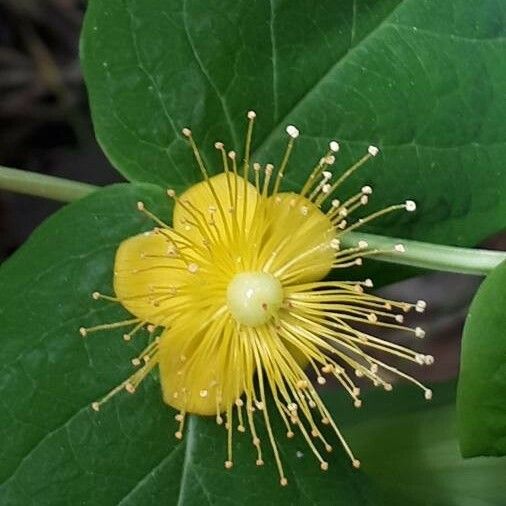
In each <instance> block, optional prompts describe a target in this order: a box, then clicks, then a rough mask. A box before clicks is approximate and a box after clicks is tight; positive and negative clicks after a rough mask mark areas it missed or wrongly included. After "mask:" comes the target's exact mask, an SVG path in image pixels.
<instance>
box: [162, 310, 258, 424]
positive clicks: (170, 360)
mask: <svg viewBox="0 0 506 506" xmlns="http://www.w3.org/2000/svg"><path fill="white" fill-rule="evenodd" d="M234 338H235V339H234ZM239 341H240V340H239V339H237V334H236V326H235V325H234V324H233V323H232V321H231V320H230V318H226V317H225V316H224V315H223V314H221V316H218V317H216V313H215V314H214V316H213V313H212V312H211V311H209V312H201V313H200V314H198V315H195V314H194V313H191V314H189V315H188V317H186V318H185V317H182V318H178V320H177V322H174V326H173V327H171V328H170V329H167V330H166V331H165V332H164V333H163V334H162V336H161V339H160V345H159V346H160V347H159V365H160V380H161V384H162V391H163V398H164V401H165V402H166V403H167V404H169V405H170V406H172V407H174V408H176V409H179V410H180V411H184V412H188V413H194V414H198V415H215V414H218V413H220V412H223V411H225V410H226V409H227V408H230V406H233V405H234V402H235V401H236V399H238V398H239V397H240V396H241V394H242V392H243V389H244V382H245V381H253V375H254V366H253V364H252V362H251V360H252V358H251V357H249V359H250V360H249V362H248V364H246V363H244V361H245V360H246V361H247V359H248V357H245V356H244V354H240V353H239V350H238V348H237V346H238V342H239ZM241 361H242V362H243V363H241ZM246 375H247V376H248V377H249V379H248V380H246V379H245V376H246Z"/></svg>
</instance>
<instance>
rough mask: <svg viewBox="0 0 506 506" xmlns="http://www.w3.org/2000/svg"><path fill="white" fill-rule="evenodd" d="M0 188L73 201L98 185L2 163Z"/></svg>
mask: <svg viewBox="0 0 506 506" xmlns="http://www.w3.org/2000/svg"><path fill="white" fill-rule="evenodd" d="M0 189H2V190H8V191H12V192H17V193H24V194H26V195H34V196H36V197H45V198H48V199H52V200H58V201H60V202H72V201H74V200H78V199H80V198H82V197H84V196H85V195H88V194H89V193H91V192H92V191H94V190H96V189H97V187H96V186H93V185H90V184H86V183H79V182H78V181H70V180H68V179H63V178H60V177H54V176H46V175H44V174H38V173H36V172H27V171H24V170H18V169H10V168H8V167H3V166H1V165H0Z"/></svg>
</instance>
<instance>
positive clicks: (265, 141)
mask: <svg viewBox="0 0 506 506" xmlns="http://www.w3.org/2000/svg"><path fill="white" fill-rule="evenodd" d="M406 1H408V0H399V2H398V4H397V5H396V6H395V7H394V8H393V9H392V10H391V11H390V12H389V13H388V15H386V16H385V17H384V18H383V20H382V21H381V22H380V23H379V24H378V25H376V26H375V27H374V28H373V29H372V30H371V31H370V32H369V33H367V34H365V35H364V36H363V37H362V38H361V39H359V40H358V42H357V43H356V44H355V45H350V47H349V49H348V51H346V53H345V54H344V55H343V56H342V57H341V58H339V59H338V60H336V61H335V63H333V64H332V65H331V66H330V67H329V68H328V69H327V70H326V71H325V73H324V74H322V75H321V76H320V77H319V78H318V79H317V80H316V81H315V82H314V83H313V85H311V87H310V88H308V89H307V90H306V91H305V93H304V94H303V95H302V96H301V97H300V98H299V99H298V100H297V101H296V102H295V103H294V104H293V105H292V106H291V107H290V109H289V110H288V112H287V113H286V114H285V115H284V116H283V117H282V118H281V120H279V121H278V122H277V123H276V124H275V125H274V127H273V128H272V130H271V132H270V133H268V134H267V136H266V137H264V138H263V139H262V141H261V142H260V144H259V145H258V147H257V148H256V149H255V151H254V152H253V155H252V158H254V157H258V155H259V154H260V153H261V152H262V151H263V150H264V149H265V146H266V145H269V144H270V143H271V141H272V139H273V138H275V137H277V136H278V135H279V134H278V130H279V129H280V128H281V126H282V125H283V124H285V123H287V122H288V118H289V117H290V116H291V115H292V114H293V113H294V112H295V110H296V109H298V108H299V107H300V106H301V105H302V104H304V103H305V102H306V100H308V99H309V97H310V96H311V94H312V93H313V92H314V91H315V90H316V89H317V88H318V87H319V86H320V84H321V83H322V82H323V81H324V80H325V79H327V78H328V76H330V75H331V74H332V73H333V72H334V71H335V70H336V69H337V68H339V67H340V66H341V65H344V64H345V63H346V61H347V58H350V55H353V54H354V53H355V52H356V51H358V49H360V48H361V47H362V45H363V44H365V43H366V42H367V41H368V40H369V39H370V38H371V37H373V36H374V35H375V34H376V33H377V32H378V30H380V29H381V28H382V27H383V26H385V25H387V24H388V23H389V21H390V20H391V18H392V16H393V15H394V14H395V13H396V12H397V10H398V9H399V8H400V7H401V6H402V5H404V4H405V2H406Z"/></svg>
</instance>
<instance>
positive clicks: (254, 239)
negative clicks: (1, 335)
mask: <svg viewBox="0 0 506 506" xmlns="http://www.w3.org/2000/svg"><path fill="white" fill-rule="evenodd" d="M255 116H256V115H255V113H254V112H253V111H250V112H249V113H248V119H249V122H248V128H247V133H246V142H245V150H244V156H243V158H242V159H239V157H238V156H237V155H236V153H235V152H233V151H230V152H228V153H227V152H226V151H225V148H224V146H223V144H222V143H221V142H217V143H216V144H215V147H216V149H217V150H218V152H219V153H220V154H221V158H222V164H223V172H222V173H221V174H218V175H215V176H210V175H209V173H208V171H207V169H206V168H205V166H204V163H203V160H202V157H201V156H200V153H199V150H198V148H197V146H196V144H195V142H194V140H193V137H192V134H191V131H190V130H189V129H187V128H185V129H184V130H183V134H184V136H185V137H186V138H187V139H188V141H189V143H190V145H191V147H192V149H193V152H194V154H195V158H196V161H197V164H198V166H199V168H200V171H201V172H202V177H203V181H202V182H200V183H198V184H196V185H194V186H192V187H191V188H190V189H188V190H187V191H186V192H185V193H183V194H182V195H180V196H177V195H176V193H175V192H174V191H173V190H170V189H169V190H168V191H167V194H168V196H169V198H171V199H174V201H175V205H174V214H173V225H172V226H169V225H168V224H165V223H164V222H163V221H162V220H161V219H160V218H158V217H157V216H155V215H154V214H152V213H151V212H150V211H149V210H148V209H147V208H146V207H145V205H144V204H143V203H142V202H139V203H138V209H139V211H142V212H143V213H145V214H146V215H148V216H149V217H150V218H151V219H152V220H153V221H154V223H155V224H156V226H155V228H154V229H153V230H152V231H150V232H147V233H144V234H140V235H136V236H134V237H131V238H129V239H127V240H125V241H124V242H123V243H122V244H121V245H120V247H119V248H118V251H117V254H116V263H115V267H114V289H115V292H116V296H115V297H109V296H105V295H102V294H99V293H97V292H95V293H94V294H93V297H94V298H95V299H100V298H102V299H106V300H109V301H114V302H119V303H120V304H122V305H123V306H124V307H125V308H126V309H128V311H130V312H131V313H132V314H133V315H135V318H134V319H130V320H126V321H124V322H118V323H113V324H105V325H100V326H98V327H93V328H88V329H85V328H81V334H82V335H83V336H84V335H86V334H88V333H89V332H91V331H94V330H101V329H106V328H118V327H121V326H131V327H132V330H130V332H128V333H127V334H124V338H125V339H126V340H129V339H131V337H132V336H133V335H134V333H135V332H137V331H138V330H139V329H141V328H147V329H148V330H149V331H150V332H152V333H154V334H155V335H156V333H157V329H159V330H158V332H159V335H158V336H157V337H156V338H154V339H153V340H152V342H151V344H150V345H149V346H148V347H147V348H146V349H145V350H144V351H143V352H142V353H141V355H140V356H139V357H137V358H134V359H133V360H132V363H133V365H134V366H137V367H138V369H137V371H136V372H135V373H134V374H133V375H132V376H131V377H130V378H128V379H127V380H126V381H125V382H124V383H122V384H121V385H119V386H118V387H117V388H115V389H114V390H113V391H112V392H110V393H109V394H108V395H107V396H106V397H105V398H104V399H102V400H101V401H100V402H95V403H93V405H92V407H93V409H95V410H99V408H100V406H101V404H102V403H103V402H105V401H106V400H107V399H109V398H110V397H111V396H112V395H114V394H115V393H116V392H118V391H120V390H122V389H125V390H127V391H128V392H130V393H133V392H134V391H135V389H136V387H137V386H138V385H139V383H140V382H141V381H142V380H143V379H144V378H145V377H146V375H147V374H148V373H149V371H151V370H152V369H153V368H154V367H156V366H158V367H159V370H160V381H161V387H162V392H163V399H164V401H165V402H166V403H167V404H168V405H170V406H172V407H173V408H175V409H176V410H178V414H177V415H176V420H177V421H178V422H179V428H178V430H177V431H176V433H175V435H176V437H177V438H179V439H180V438H182V437H183V428H184V423H185V418H186V416H187V415H188V414H195V415H202V416H211V415H212V416H215V417H216V422H217V423H218V424H220V425H221V424H223V422H225V424H224V425H225V428H226V432H227V435H228V438H227V444H226V447H227V458H226V460H225V467H226V468H231V467H232V465H233V457H232V451H233V444H232V443H233V441H232V440H233V432H234V430H235V429H237V430H238V431H239V432H245V431H246V430H247V428H248V429H249V432H250V434H251V438H252V443H253V446H254V447H255V449H256V453H257V460H256V463H257V464H258V465H259V466H260V465H262V464H263V462H264V460H263V446H262V441H260V438H259V437H258V434H257V430H256V428H255V423H256V421H257V419H258V417H261V418H262V419H263V422H264V424H265V427H266V431H267V435H268V444H269V445H270V446H271V448H272V452H273V454H274V459H275V461H276V464H277V468H278V470H279V476H280V481H281V484H282V485H286V484H287V479H286V476H285V473H284V470H283V463H282V460H281V457H280V452H279V450H278V445H277V442H276V438H278V437H280V435H279V434H275V433H274V431H273V429H272V425H271V414H272V412H273V411H277V413H278V414H279V416H280V418H281V420H282V421H283V422H284V424H285V426H286V434H285V435H286V436H287V437H289V438H290V437H293V436H294V431H296V430H298V431H300V433H301V435H302V437H303V438H305V440H306V441H307V444H308V445H309V447H310V448H311V451H312V452H313V454H314V455H315V457H316V459H317V460H318V461H319V463H320V467H321V469H322V470H326V469H327V468H328V463H327V461H326V460H325V458H324V456H323V453H322V449H323V450H324V451H331V450H332V447H331V444H330V443H329V441H328V440H327V439H326V438H325V437H324V435H323V434H322V432H321V430H320V427H321V424H323V425H329V426H330V427H331V429H332V430H333V432H334V433H335V436H337V439H338V440H339V442H340V444H341V445H342V446H343V447H344V449H345V451H346V453H347V454H348V455H349V457H350V459H351V462H352V464H353V466H354V467H359V465H360V462H359V460H358V459H357V458H355V456H354V454H353V453H352V451H351V449H350V447H349V446H348V444H347V443H346V441H345V439H344V437H343V436H342V434H341V432H340V430H339V428H338V426H337V424H336V422H335V421H334V418H333V417H332V415H331V414H330V412H329V410H328V408H327V407H326V405H325V403H324V402H323V401H322V399H321V397H320V395H319V394H318V391H317V386H318V385H323V384H325V382H326V381H327V379H326V378H329V377H332V378H335V379H336V380H337V381H338V382H339V383H340V384H341V385H342V387H343V388H344V389H345V390H346V392H348V394H349V395H350V396H351V398H352V400H353V404H354V406H355V407H360V405H361V400H360V389H359V388H358V386H357V385H356V383H355V381H354V379H353V376H357V377H363V378H366V379H368V380H370V381H371V382H372V383H373V384H374V385H376V386H378V385H379V386H382V387H383V388H384V389H385V390H391V389H392V384H391V383H390V382H389V380H388V378H389V377H392V376H399V377H401V378H404V379H407V380H409V381H411V382H413V383H414V384H416V385H417V386H419V387H420V388H421V389H422V390H423V392H424V394H425V397H426V398H427V399H430V398H431V395H432V393H431V390H429V389H428V388H426V387H424V386H423V385H422V384H420V383H419V382H418V381H417V380H415V379H414V378H412V377H410V376H408V375H407V374H405V373H403V372H402V371H400V370H398V369H397V368H395V367H392V366H391V365H388V364H387V363H385V362H384V361H382V360H380V359H379V358H377V356H378V354H380V355H382V356H384V355H386V354H390V355H393V356H395V357H397V358H402V359H405V360H407V361H411V362H415V363H418V364H420V365H429V364H431V363H432V362H433V357H431V356H429V355H423V354H420V353H417V352H415V351H412V350H410V349H408V348H405V347H403V346H400V345H398V344H394V343H390V342H387V341H384V340H382V339H379V338H378V337H375V336H374V334H373V331H372V330H367V329H368V328H369V329H374V327H386V328H390V329H401V330H404V331H407V332H410V333H412V334H413V335H414V336H415V337H419V338H421V337H423V336H424V332H423V330H422V329H420V328H419V327H417V328H408V327H405V326H403V325H402V322H403V313H405V312H408V311H410V310H412V309H415V310H416V311H418V312H423V310H424V309H425V306H426V304H425V302H424V301H421V300H420V301H418V302H416V303H415V304H408V303H405V302H395V301H391V300H385V299H382V298H380V297H377V296H375V295H371V294H368V293H366V292H365V288H370V287H372V282H371V280H369V279H366V280H365V281H361V282H355V281H353V282H345V281H326V280H324V279H325V278H326V277H327V275H328V274H329V273H330V272H331V271H332V270H333V269H346V268H351V267H353V266H357V265H361V263H362V258H363V257H366V256H370V255H374V254H376V253H378V250H374V249H369V247H368V244H367V243H366V242H365V241H360V242H359V243H358V245H357V247H352V248H342V247H341V243H340V238H341V237H342V236H343V234H345V233H347V232H349V231H350V230H354V229H356V228H357V227H359V226H360V225H363V224H365V223H368V222H370V221H371V220H373V219H375V218H378V217H380V216H382V215H384V214H387V213H390V212H392V211H394V210H401V209H405V210H407V211H414V210H415V207H416V206H415V203H414V202H413V201H406V202H405V203H403V204H399V205H393V206H390V207H387V208H386V209H383V210H382V211H378V212H375V213H373V214H371V215H369V216H367V217H365V218H362V219H358V220H356V221H355V222H354V223H351V222H350V221H349V220H350V217H351V215H352V214H353V213H354V212H355V211H356V210H357V209H358V208H359V207H361V206H363V205H365V204H366V203H367V201H368V198H369V195H370V194H371V192H372V189H371V188H370V187H369V186H364V187H363V188H362V190H361V191H360V192H358V193H357V194H356V195H353V196H351V197H349V198H348V199H346V200H343V201H339V200H335V199H334V200H332V195H333V194H334V192H335V190H337V189H338V187H339V186H340V185H341V183H342V182H343V181H344V180H345V179H346V178H348V177H349V176H350V175H351V174H352V172H354V171H355V170H356V169H358V168H359V167H360V166H361V165H363V164H364V163H365V162H366V161H367V160H368V159H370V158H371V157H374V156H376V155H377V153H378V149H377V148H376V147H374V146H370V147H369V148H368V152H367V153H366V154H365V156H364V157H363V158H362V159H360V160H359V161H358V162H357V163H356V164H355V165H353V166H352V167H351V168H349V169H348V170H346V171H345V172H343V173H342V174H341V175H340V176H339V177H338V178H336V179H335V180H334V178H333V174H332V172H330V170H329V169H330V168H331V166H332V165H333V164H334V162H335V155H336V153H337V151H338V150H339V145H338V143H337V142H335V141H332V142H330V145H329V150H328V152H327V153H326V154H325V155H324V156H323V158H321V159H320V160H319V161H318V163H317V164H316V166H315V167H314V169H313V171H312V172H311V173H310V175H309V177H308V179H307V181H306V183H305V184H304V186H303V188H302V189H301V190H300V192H299V193H293V192H281V191H280V185H281V182H282V179H283V176H284V174H285V172H286V170H287V167H288V161H289V158H290V154H291V151H292V148H293V146H294V141H295V139H296V138H297V137H298V135H299V131H298V130H297V129H296V128H295V127H294V126H288V127H287V129H286V131H287V133H288V145H287V148H286V151H285V153H284V156H283V157H282V161H281V164H280V166H279V168H278V169H277V170H276V169H275V168H274V166H273V165H271V164H267V165H265V166H264V167H262V166H260V164H258V163H251V161H250V146H251V139H252V132H253V124H254V119H255ZM250 180H251V181H252V182H250ZM329 200H330V202H329V203H328V204H327V202H328V201H329ZM324 209H326V211H324ZM403 250H404V248H403V246H402V245H401V244H399V245H397V246H396V247H395V251H397V252H399V253H402V251H403ZM313 378H315V379H313Z"/></svg>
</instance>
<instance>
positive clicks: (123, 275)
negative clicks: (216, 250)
mask: <svg viewBox="0 0 506 506" xmlns="http://www.w3.org/2000/svg"><path fill="white" fill-rule="evenodd" d="M172 239H176V237H175V235H174V234H173V233H172V232H171V231H170V230H164V231H161V232H155V231H151V232H146V233H144V234H140V235H136V236H134V237H130V238H129V239H127V240H125V241H123V242H122V243H121V244H120V246H119V248H118V251H117V252H116V260H115V264H114V291H115V292H116V296H117V297H118V299H119V300H120V302H121V304H122V305H123V306H124V307H125V308H126V309H128V311H130V312H131V313H132V314H134V315H135V316H137V317H138V318H140V319H141V320H144V321H146V322H148V323H152V324H155V325H163V326H166V325H168V324H169V323H170V321H171V319H172V312H173V311H172V308H173V306H174V305H175V304H176V303H177V304H179V303H180V301H181V297H175V296H174V293H175V291H176V290H177V288H178V287H180V286H182V285H184V284H186V283H188V281H189V280H191V279H192V276H193V275H192V274H191V273H190V272H189V271H188V269H187V267H186V264H185V263H184V262H183V260H182V259H181V258H177V257H171V256H169V254H170V253H171V248H172V249H173V248H174V243H173V241H172Z"/></svg>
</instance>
